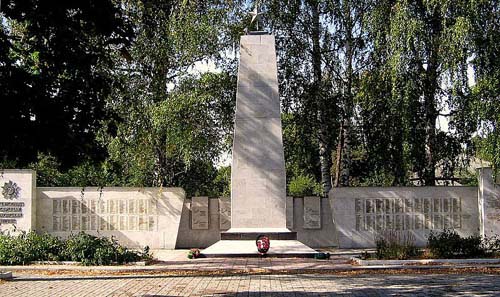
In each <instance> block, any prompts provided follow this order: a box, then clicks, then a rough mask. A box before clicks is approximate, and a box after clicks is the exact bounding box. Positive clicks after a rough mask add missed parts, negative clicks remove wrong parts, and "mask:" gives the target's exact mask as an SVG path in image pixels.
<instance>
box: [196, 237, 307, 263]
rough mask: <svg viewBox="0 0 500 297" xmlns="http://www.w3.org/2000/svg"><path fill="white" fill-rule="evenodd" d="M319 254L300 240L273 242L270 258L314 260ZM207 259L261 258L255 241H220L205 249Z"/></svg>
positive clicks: (203, 253) (268, 254) (204, 253)
mask: <svg viewBox="0 0 500 297" xmlns="http://www.w3.org/2000/svg"><path fill="white" fill-rule="evenodd" d="M316 253H317V252H316V251H315V250H313V249H312V248H310V247H308V246H307V245H305V244H303V243H302V242H300V241H298V240H272V239H271V247H270V248H269V251H268V252H267V254H266V255H267V256H269V257H283V258H284V257H301V258H312V257H314V255H315V254H316ZM201 254H202V255H203V256H205V257H209V258H212V257H259V256H260V254H259V252H258V251H257V246H256V245H255V239H254V240H220V241H218V242H216V243H215V244H213V245H211V246H209V247H208V248H206V249H204V250H203V251H202V252H201Z"/></svg>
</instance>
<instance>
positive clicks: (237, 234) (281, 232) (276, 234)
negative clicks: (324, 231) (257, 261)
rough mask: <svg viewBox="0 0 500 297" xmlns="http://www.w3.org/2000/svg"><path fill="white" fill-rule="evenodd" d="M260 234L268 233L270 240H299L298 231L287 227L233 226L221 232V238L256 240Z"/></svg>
mask: <svg viewBox="0 0 500 297" xmlns="http://www.w3.org/2000/svg"><path fill="white" fill-rule="evenodd" d="M259 235H266V236H268V237H269V239H270V240H297V232H293V231H290V230H288V229H287V228H258V229H257V228H231V229H229V230H227V231H226V232H221V234H220V239H221V240H256V239H257V237H258V236H259Z"/></svg>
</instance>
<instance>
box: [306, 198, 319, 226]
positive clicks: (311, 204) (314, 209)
mask: <svg viewBox="0 0 500 297" xmlns="http://www.w3.org/2000/svg"><path fill="white" fill-rule="evenodd" d="M304 229H321V198H320V197H304Z"/></svg>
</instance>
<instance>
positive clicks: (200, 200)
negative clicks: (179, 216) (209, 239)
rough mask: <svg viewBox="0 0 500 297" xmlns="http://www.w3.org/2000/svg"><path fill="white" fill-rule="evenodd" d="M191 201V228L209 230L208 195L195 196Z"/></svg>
mask: <svg viewBox="0 0 500 297" xmlns="http://www.w3.org/2000/svg"><path fill="white" fill-rule="evenodd" d="M191 201H192V203H191V212H192V213H191V228H192V229H193V230H208V224H209V222H208V220H209V217H208V197H193V198H192V200H191Z"/></svg>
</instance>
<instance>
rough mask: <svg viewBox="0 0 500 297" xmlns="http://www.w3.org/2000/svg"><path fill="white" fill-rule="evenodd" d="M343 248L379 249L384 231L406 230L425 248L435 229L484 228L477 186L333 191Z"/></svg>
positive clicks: (471, 231) (466, 232) (463, 231)
mask: <svg viewBox="0 0 500 297" xmlns="http://www.w3.org/2000/svg"><path fill="white" fill-rule="evenodd" d="M329 199H330V205H331V207H332V215H333V219H334V223H335V228H336V230H337V231H336V233H337V235H336V236H337V240H338V246H339V247H340V248H370V247H375V238H376V237H377V235H378V234H381V232H384V230H394V231H396V232H404V233H405V234H406V233H407V234H408V235H409V236H412V237H413V238H414V239H415V244H416V245H417V246H425V245H426V243H427V237H428V235H429V233H430V232H431V231H434V232H440V231H442V230H444V229H445V228H453V229H454V230H456V231H457V232H458V234H459V235H461V236H463V237H467V236H471V235H477V234H478V230H479V220H478V207H477V201H478V198H477V188H476V187H357V188H334V189H332V190H331V191H330V193H329Z"/></svg>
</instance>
